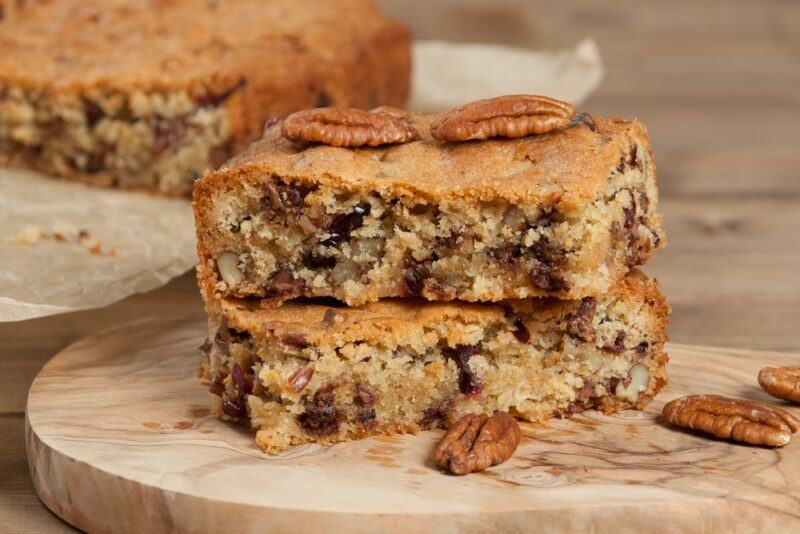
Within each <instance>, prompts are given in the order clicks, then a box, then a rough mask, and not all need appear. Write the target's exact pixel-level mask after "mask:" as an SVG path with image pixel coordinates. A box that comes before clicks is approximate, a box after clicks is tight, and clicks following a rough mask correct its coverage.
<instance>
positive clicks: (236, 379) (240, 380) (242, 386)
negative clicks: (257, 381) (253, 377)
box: [231, 363, 253, 395]
mask: <svg viewBox="0 0 800 534" xmlns="http://www.w3.org/2000/svg"><path fill="white" fill-rule="evenodd" d="M231 378H233V383H234V384H236V389H237V390H238V391H239V394H240V395H241V394H242V393H244V394H246V395H249V394H250V393H252V392H253V386H252V385H251V384H250V383H249V382H248V381H247V379H246V378H245V377H244V371H242V368H241V367H239V364H238V363H235V364H233V369H232V370H231Z"/></svg>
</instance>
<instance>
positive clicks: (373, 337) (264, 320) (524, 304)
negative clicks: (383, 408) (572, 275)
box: [206, 269, 670, 343]
mask: <svg viewBox="0 0 800 534" xmlns="http://www.w3.org/2000/svg"><path fill="white" fill-rule="evenodd" d="M607 298H608V300H610V301H622V302H631V303H634V302H638V303H640V306H641V309H640V313H642V314H645V315H646V317H647V320H648V322H649V323H650V324H649V328H648V330H650V331H651V332H656V333H661V334H663V333H664V331H665V328H666V324H667V320H668V315H669V312H670V308H669V306H668V305H667V303H666V301H665V300H664V296H663V295H662V293H661V287H660V285H659V283H658V281H657V280H654V279H648V278H647V276H645V275H644V273H642V272H641V271H639V270H638V269H633V270H632V271H631V272H630V273H629V274H628V275H627V276H626V277H625V278H624V279H623V280H622V281H621V282H620V283H619V284H618V285H617V286H615V287H614V288H613V289H612V290H611V291H609V293H608V295H607ZM579 304H580V301H561V300H557V299H550V298H544V299H524V300H512V301H507V302H505V303H504V304H503V305H491V304H472V303H465V302H426V301H419V300H415V299H383V300H380V301H378V302H374V303H371V304H367V305H364V306H359V307H344V306H330V305H327V304H322V303H318V302H315V301H290V302H287V303H285V304H283V305H282V306H281V307H279V308H272V307H271V306H270V305H269V304H268V305H267V307H263V308H262V307H261V301H259V300H257V299H248V300H243V299H228V298H223V299H213V300H210V301H208V302H206V308H207V311H208V312H209V314H211V315H224V316H225V317H227V320H228V324H229V325H230V326H231V327H232V328H234V329H237V330H241V331H246V332H251V333H253V334H254V335H256V336H257V337H281V338H282V337H284V336H286V335H300V336H303V337H305V338H306V339H308V340H309V341H310V342H312V343H313V342H320V341H321V340H322V339H323V338H329V339H334V338H335V339H340V340H341V339H344V340H354V339H358V340H364V341H366V342H372V341H374V342H376V343H391V340H392V339H396V340H398V341H399V340H402V339H403V337H404V336H406V335H407V332H408V331H409V329H411V328H414V326H415V325H430V324H438V323H442V322H447V321H454V322H460V323H466V324H476V325H482V324H487V323H492V322H496V321H499V320H502V319H503V317H505V315H506V314H507V309H508V308H511V309H512V310H514V311H515V312H517V313H520V314H522V315H527V314H533V313H536V314H537V317H552V316H561V315H565V314H566V313H568V311H569V310H572V309H573V308H576V307H577V306H578V305H579ZM665 340H666V336H665V335H664V339H663V340H662V341H665Z"/></svg>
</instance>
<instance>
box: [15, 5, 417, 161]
mask: <svg viewBox="0 0 800 534" xmlns="http://www.w3.org/2000/svg"><path fill="white" fill-rule="evenodd" d="M343 12H346V13H347V16H346V17H344V16H342V13H343ZM0 49H1V50H3V53H2V54H0V88H2V87H3V86H7V87H8V86H16V87H21V88H23V89H26V90H34V91H45V92H49V93H52V94H59V93H75V92H77V93H81V94H87V95H91V94H92V93H96V92H112V93H113V92H122V93H133V92H136V91H179V90H187V91H189V92H190V93H191V94H192V95H195V96H197V97H198V98H202V97H204V96H206V95H209V94H210V95H219V94H222V93H225V92H226V91H230V90H231V89H232V88H237V90H236V94H234V95H233V96H231V97H230V98H229V99H228V100H227V101H226V102H225V104H224V105H225V107H226V108H227V109H228V111H229V115H230V117H231V129H232V131H233V137H234V141H235V147H239V148H241V147H243V146H245V145H246V143H248V142H249V141H251V140H252V139H254V138H256V137H258V136H259V135H260V133H261V124H262V122H263V120H264V118H266V117H269V116H285V115H287V114H288V113H290V112H292V111H296V110H298V109H303V108H308V107H313V106H319V105H331V104H333V105H339V106H354V107H374V106H377V105H380V104H392V105H402V104H403V102H404V101H405V98H406V96H407V92H408V79H409V73H410V52H409V35H408V31H407V30H406V29H405V28H404V27H403V26H401V25H400V24H398V23H396V22H394V21H392V20H390V19H388V18H386V17H384V16H383V15H382V14H380V12H378V11H377V9H376V8H375V7H374V5H373V4H372V2H371V1H369V0H342V1H341V2H316V1H313V0H271V1H270V2H263V1H261V0H217V1H214V2H208V1H205V0H146V1H142V2H138V3H136V4H135V5H134V4H131V3H130V2H127V1H123V0H103V1H100V0H85V1H81V2H71V1H67V0H53V1H50V2H41V3H36V4H34V5H31V6H30V7H27V8H26V13H25V17H20V19H19V20H18V21H17V23H15V24H14V25H13V26H9V27H6V28H4V30H3V32H0ZM109 51H112V52H111V53H109ZM334 52H335V53H334Z"/></svg>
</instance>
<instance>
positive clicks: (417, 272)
mask: <svg viewBox="0 0 800 534" xmlns="http://www.w3.org/2000/svg"><path fill="white" fill-rule="evenodd" d="M405 263H406V270H405V272H404V273H403V296H404V297H418V296H420V295H421V294H422V290H423V289H424V288H425V279H426V278H428V276H429V275H430V270H429V269H428V266H427V264H425V263H424V262H419V261H416V260H415V259H414V258H411V257H409V258H407V259H406V262H405Z"/></svg>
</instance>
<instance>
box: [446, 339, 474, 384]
mask: <svg viewBox="0 0 800 534" xmlns="http://www.w3.org/2000/svg"><path fill="white" fill-rule="evenodd" d="M480 351H481V346H480V345H456V347H455V349H451V348H446V349H444V351H443V353H444V355H445V356H446V357H447V358H450V359H452V360H453V361H455V362H456V366H458V389H459V391H461V393H463V394H464V395H475V394H477V393H479V392H480V390H481V388H482V387H483V385H482V384H481V381H480V379H479V378H478V376H477V375H476V374H475V373H474V372H473V371H472V369H471V368H470V366H469V359H470V358H471V357H472V356H474V355H475V354H478V353H480Z"/></svg>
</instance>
